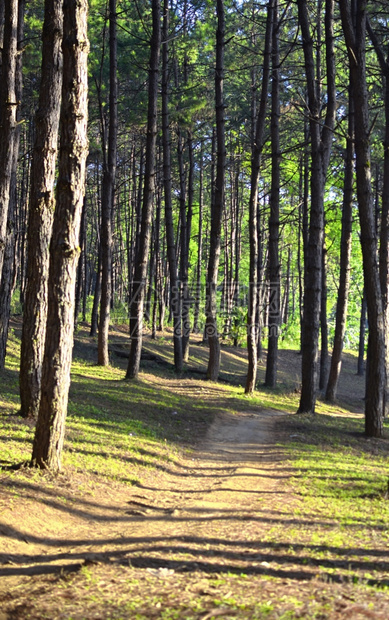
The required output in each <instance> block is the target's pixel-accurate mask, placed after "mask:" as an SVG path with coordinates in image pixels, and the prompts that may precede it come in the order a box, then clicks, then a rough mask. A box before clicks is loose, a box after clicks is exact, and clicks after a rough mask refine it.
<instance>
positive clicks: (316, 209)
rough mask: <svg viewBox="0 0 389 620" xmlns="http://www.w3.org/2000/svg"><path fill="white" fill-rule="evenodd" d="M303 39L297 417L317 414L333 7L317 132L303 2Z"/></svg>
mask: <svg viewBox="0 0 389 620" xmlns="http://www.w3.org/2000/svg"><path fill="white" fill-rule="evenodd" d="M297 5H298V12H299V22H300V26H301V33H302V38H303V50H304V59H305V73H306V83H307V91H308V111H309V119H310V120H309V127H310V140H311V210H310V223H309V238H308V247H307V254H306V269H305V283H304V310H303V330H302V347H301V352H302V363H301V366H302V372H301V374H302V386H301V397H300V405H299V410H298V411H299V413H315V404H316V394H317V375H318V357H319V346H318V340H319V326H320V307H321V287H322V249H323V238H324V187H325V177H326V171H327V168H328V163H329V157H330V152H331V141H332V129H333V126H334V119H335V105H336V100H335V62H334V35H333V13H334V1H333V0H326V3H325V37H326V68H327V112H326V117H325V121H324V125H323V129H322V130H321V123H320V110H321V101H320V98H319V96H318V89H317V82H316V75H315V63H314V58H313V39H312V35H311V32H310V26H309V16H308V9H307V4H306V2H305V0H297Z"/></svg>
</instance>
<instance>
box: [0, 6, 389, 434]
mask: <svg viewBox="0 0 389 620" xmlns="http://www.w3.org/2000/svg"><path fill="white" fill-rule="evenodd" d="M12 4H16V5H17V6H18V10H19V38H18V42H17V43H18V47H19V53H18V54H17V58H18V59H20V61H19V62H20V63H21V62H22V64H20V71H21V74H20V75H22V80H21V81H20V84H19V89H20V92H19V95H18V96H19V98H20V99H19V103H18V105H17V114H18V120H17V126H16V129H15V132H16V134H17V136H18V140H19V153H18V158H17V163H16V162H15V165H14V169H13V176H12V181H11V191H10V199H9V208H8V209H7V211H8V216H7V217H5V218H4V217H3V220H4V219H5V220H6V221H7V222H8V224H7V233H6V246H5V254H4V264H3V274H2V279H1V291H0V295H1V299H0V323H1V337H2V354H1V364H2V365H4V358H5V351H6V338H7V331H8V321H9V316H10V313H22V312H23V308H24V306H25V294H26V286H27V274H28V270H27V236H28V214H29V208H30V195H31V193H30V192H31V189H30V186H31V164H32V158H33V145H34V140H35V137H36V116H35V112H36V109H37V107H38V100H39V89H40V88H41V63H42V57H41V32H42V24H43V20H44V15H45V9H44V6H43V3H42V2H37V1H34V2H29V3H26V6H23V3H22V2H19V3H8V2H2V3H0V5H1V8H2V9H3V14H4V10H5V15H6V16H7V7H8V8H9V6H10V5H12ZM365 4H367V9H368V11H367V12H366V10H365ZM339 9H340V12H339ZM46 11H47V8H46ZM156 15H157V19H156ZM348 17H350V19H351V21H350V23H351V25H352V28H354V34H358V32H359V33H360V32H362V33H363V36H362V44H363V45H362V44H361V45H362V47H361V48H360V49H359V48H358V47H357V45H356V47H355V50H353V49H352V46H351V45H350V36H351V35H350V32H349V31H348V30H347V19H348ZM156 21H157V22H158V24H157V26H156ZM6 23H7V21H5V24H6ZM21 25H23V28H22V27H21ZM157 27H158V29H159V32H157ZM352 28H351V30H352ZM388 32H389V31H388V13H387V7H386V5H385V3H384V2H374V3H363V2H360V1H359V0H358V1H357V2H353V1H352V2H340V3H339V5H338V3H336V4H335V3H334V2H330V1H329V0H327V1H326V2H324V1H323V0H314V1H303V0H300V1H299V2H297V3H295V2H283V1H280V2H278V0H269V2H266V3H265V2H253V1H251V0H250V1H248V2H230V1H229V0H228V1H225V2H221V1H219V2H217V3H216V6H215V4H214V3H210V2H203V1H201V0H199V1H198V2H196V1H194V2H192V1H189V0H183V1H182V2H181V1H180V0H178V1H177V2H174V3H173V2H172V3H170V4H169V3H168V2H165V3H164V5H163V6H162V7H161V6H160V5H159V3H158V2H156V1H153V2H152V3H149V2H144V1H143V0H139V1H137V2H127V1H126V0H122V1H118V2H117V4H116V2H112V1H111V2H109V3H108V2H106V3H104V2H103V3H102V2H98V1H95V0H92V1H91V2H90V3H89V17H88V36H89V42H90V51H89V56H88V87H89V104H88V107H89V109H88V119H89V120H88V139H89V153H88V157H87V162H86V185H85V198H84V202H83V209H82V214H81V221H80V232H79V248H80V256H79V261H78V266H77V280H76V285H75V291H76V293H75V308H74V322H75V326H77V324H78V322H79V321H83V322H90V324H91V332H90V333H91V336H94V335H96V334H97V333H99V339H100V340H99V363H102V364H106V363H108V362H109V358H108V359H107V352H108V344H107V342H106V343H104V342H103V341H102V338H103V335H104V333H107V332H106V330H107V329H108V327H107V325H108V324H109V321H116V322H120V323H125V322H127V321H129V320H130V316H131V319H133V318H134V312H136V311H139V308H140V310H141V314H142V317H143V322H144V325H146V326H147V328H149V329H150V330H151V333H152V335H153V337H155V336H156V335H157V333H158V332H162V331H163V330H164V328H165V327H166V326H168V325H170V326H173V327H174V337H175V338H176V340H177V336H178V337H179V339H180V343H181V344H179V346H181V347H182V356H183V360H184V361H185V359H187V356H188V355H190V351H189V342H190V333H191V332H192V331H193V332H196V333H203V334H204V341H207V340H211V343H210V344H211V354H212V339H213V338H214V337H215V334H216V336H217V339H218V340H219V339H221V340H222V341H225V342H228V343H229V344H230V343H232V344H234V345H235V346H246V343H247V340H248V345H249V361H250V360H251V362H252V363H254V365H255V363H256V359H257V358H258V357H261V355H262V346H265V347H266V348H267V349H268V350H269V352H270V350H273V358H272V359H273V362H272V363H273V366H272V369H270V371H269V374H267V379H266V381H267V382H268V384H269V385H270V386H274V385H275V383H276V368H277V363H276V360H277V356H276V350H277V347H278V346H279V341H281V342H282V346H288V347H295V348H299V349H300V347H302V351H303V395H304V385H305V384H307V385H308V384H310V382H312V381H313V382H314V383H315V385H314V387H313V388H312V386H311V387H310V388H309V389H310V390H311V392H312V394H311V396H310V399H308V400H309V406H306V405H304V404H303V402H302V404H301V405H300V409H302V411H307V410H311V411H314V402H315V398H316V393H317V389H318V388H319V387H320V389H323V390H325V389H326V387H327V381H328V375H329V369H330V356H329V349H330V348H331V347H332V343H333V341H334V335H335V327H336V322H338V323H339V324H340V322H341V321H342V320H343V323H344V317H343V319H342V317H341V316H340V315H339V317H338V318H337V305H338V307H339V306H341V308H340V310H342V309H343V312H344V316H347V325H345V326H344V333H341V334H340V338H341V342H342V344H343V342H344V345H345V347H346V348H347V349H353V350H357V349H359V363H358V369H356V370H358V372H359V373H363V372H364V368H363V355H364V351H365V348H366V347H365V341H366V342H367V338H365V325H366V302H368V301H369V299H370V300H372V299H373V298H372V296H371V293H369V294H368V295H365V294H364V291H365V283H366V280H367V282H368V283H369V284H370V281H371V280H374V278H373V276H372V275H371V273H370V275H369V272H368V271H367V267H366V258H365V278H364V269H363V257H362V249H361V243H360V240H361V238H362V239H363V237H364V236H366V232H367V229H368V227H367V226H364V224H363V221H362V220H361V221H362V225H361V223H360V219H359V211H358V203H359V202H360V201H358V200H357V184H356V182H357V181H358V179H357V178H356V177H355V173H354V167H355V166H354V163H355V155H354V146H355V144H358V139H359V140H360V141H361V138H358V136H357V139H356V140H355V138H354V111H355V118H356V119H357V125H356V130H357V133H358V130H360V129H361V123H358V110H361V109H362V106H363V105H365V106H367V107H366V108H364V109H365V110H367V111H368V113H369V115H370V118H368V120H367V123H368V124H367V127H368V130H367V131H365V136H364V138H363V140H364V141H365V143H367V149H368V151H369V154H368V156H369V165H368V169H369V170H368V171H369V175H368V176H369V183H370V186H369V196H368V207H369V209H370V211H369V214H370V215H371V217H372V218H373V220H374V230H370V231H369V234H370V233H371V237H372V245H371V249H370V255H371V257H372V261H373V263H374V265H373V267H374V269H376V272H377V273H378V262H379V263H380V267H381V296H382V300H383V301H382V303H383V306H382V309H384V310H382V312H381V314H382V313H383V312H386V307H387V304H386V299H387V293H386V289H387V284H388V275H387V272H388V269H387V264H388V261H387V253H388V242H387V238H386V236H385V235H387V205H386V203H387V202H388V198H389V186H388V185H387V182H388V179H389V175H388V172H387V171H386V167H385V162H386V157H385V155H386V151H387V148H386V145H387V141H388V121H389V115H388V109H389V99H388V94H387V72H388V66H389V65H388V62H387V59H386V55H385V52H384V50H386V49H387V43H388ZM215 33H216V34H215ZM351 34H352V32H351ZM5 36H6V31H4V32H3V33H2V37H5ZM346 42H347V45H346ZM365 44H366V49H365V48H364V46H365ZM4 49H5V46H3V68H4V66H5V53H6V52H5V51H4ZM350 49H351V52H350ZM359 53H361V54H363V58H364V60H365V61H366V71H365V74H364V75H363V76H361V75H359V76H357V77H355V75H354V86H353V77H352V70H353V67H352V65H353V55H354V56H355V57H356V55H358V54H359ZM153 63H154V65H153ZM331 63H332V64H331ZM356 65H358V63H356ZM153 66H154V69H153ZM215 66H216V71H215ZM358 66H361V63H359V65H358ZM350 70H351V73H350ZM153 71H154V73H153ZM354 72H355V71H354ZM152 80H154V93H155V94H156V97H155V100H154V106H155V111H156V115H155V114H154V117H155V118H154V122H155V123H156V126H155V131H154V140H155V144H154V151H153V152H152V154H151V155H150V153H151V151H150V144H148V139H150V136H151V134H152V131H151V129H150V127H151V125H150V123H151V116H152V115H151V116H150V114H151V113H150V102H151V99H152V90H151V87H150V85H151V83H152ZM355 80H357V86H355V84H356V82H355ZM358 80H359V82H358ZM361 80H364V81H361ZM350 84H351V86H350ZM358 84H359V86H358ZM353 89H354V90H353ZM359 91H360V92H361V93H362V95H365V100H364V101H363V102H362V103H361V102H358V100H357V97H356V93H358V92H359ZM332 99H333V101H332ZM215 101H216V106H215ZM332 104H334V105H332ZM358 106H359V107H358ZM332 108H333V109H332ZM4 109H5V107H4V106H3V110H4ZM316 131H318V135H317V136H316V137H315V132H316ZM326 132H327V133H328V134H329V137H326ZM363 140H362V141H363ZM167 145H168V149H167ZM315 145H316V146H315ZM315 149H316V150H315ZM324 151H326V152H328V156H327V155H325V158H327V161H326V163H325V164H324V163H323V160H321V163H319V164H318V163H317V162H318V160H317V159H316V160H315V153H323V152H324ZM167 152H168V153H169V155H168V156H167ZM320 156H322V155H320ZM357 157H358V155H357ZM151 160H152V169H150V162H151ZM366 161H367V160H366ZM255 165H257V168H258V171H257V177H256V180H255V179H254V177H255V174H256V172H255ZM315 166H316V168H315ZM360 167H361V166H360ZM318 168H319V169H320V170H319V172H318V177H317V178H318V179H319V182H320V183H321V181H320V177H321V176H322V177H323V179H322V187H321V188H319V189H317V187H316V189H315V170H316V172H317V170H318ZM366 168H367V164H366V165H365V169H366ZM357 170H358V161H357ZM253 171H254V172H253ZM253 175H254V177H253ZM109 177H110V180H111V183H112V186H111V187H110V186H109ZM150 178H152V187H151V186H150V188H149V189H150V191H149V194H148V195H146V194H147V191H146V189H145V188H147V187H148V183H149V182H150ZM253 179H254V180H253ZM253 187H255V191H254V192H253ZM107 192H108V193H107ZM315 192H317V194H315ZM320 195H321V198H322V206H321V204H318V203H320ZM107 196H108V198H107ZM317 196H319V200H317ZM359 197H360V196H359V195H358V198H359ZM147 209H148V216H147V215H145V213H146V210H147ZM169 209H170V211H169ZM147 217H148V218H149V224H150V227H149V228H150V230H149V231H148V232H145V231H146V228H145V223H144V222H143V220H142V218H143V219H145V221H146V220H147ZM217 217H219V218H220V222H219V231H218V230H217V226H216V225H215V221H216V219H217ZM215 226H216V228H215ZM316 229H317V230H318V231H319V233H318V237H317V240H318V242H315V241H314V239H315V230H316ZM148 235H149V236H150V239H149V240H148V239H147V237H148ZM215 235H216V237H217V236H218V239H217V240H216V242H215ZM145 239H146V241H147V242H146V243H145ZM379 240H380V243H378V241H379ZM215 243H216V245H215ZM310 244H311V245H310ZM374 244H375V245H374ZM312 246H313V247H315V248H317V250H318V253H317V254H316V255H315V256H314V257H313V255H312ZM378 246H379V248H378ZM378 250H379V254H378ZM142 251H143V252H145V257H146V259H144V257H143V258H142V259H141V258H140V256H141V252H142ZM169 252H170V254H169ZM219 252H220V261H219V259H218V253H219ZM215 256H216V257H217V260H216V261H214V263H212V260H213V258H214V257H215ZM315 261H316V263H315ZM317 261H319V265H318V263H317ZM211 263H212V264H211ZM140 265H142V267H143V270H144V271H143V272H140V271H139V269H140ZM212 269H213V271H214V277H213V278H212V277H211V275H210V274H211V271H212ZM342 269H343V275H342ZM376 272H374V273H376ZM215 274H216V275H215ZM312 274H316V275H312ZM342 277H343V279H345V284H343V285H342ZM312 278H313V280H312ZM309 282H311V284H309ZM139 283H141V285H142V286H141V289H142V292H141V290H140V288H139ZM307 283H308V284H307ZM318 283H319V285H318ZM342 286H343V288H342ZM368 288H369V287H368ZM304 291H305V293H304ZM310 291H311V292H312V291H314V292H313V293H312V294H313V295H314V297H312V298H310V297H309V295H310V294H311V293H310ZM342 291H343V292H344V294H343V296H342V294H341V292H342ZM102 292H103V294H102ZM143 295H144V300H143ZM304 295H305V299H306V300H307V299H308V302H307V301H306V303H305V305H304ZM307 295H308V297H307ZM140 298H141V299H142V303H141V304H140V305H139V303H138V301H139V299H140ZM312 299H314V301H311V300H312ZM253 300H254V301H255V303H254V305H252V302H253ZM339 300H341V302H340V301H339ZM346 300H348V306H346ZM104 304H105V306H104ZM371 304H372V305H374V304H375V301H374V299H373V301H371ZM134 308H135V310H134ZM307 308H308V310H307ZM310 308H313V309H314V316H313V318H312V319H311V320H310V319H309V316H308V314H307V315H306V316H305V319H304V320H303V317H304V312H306V313H307V312H309V309H310ZM377 311H378V309H377ZM104 320H105V321H106V324H105V325H104ZM213 320H215V321H216V324H214V323H212V321H213ZM304 321H305V322H304ZM139 323H140V319H139V316H138V320H137V321H135V323H131V324H130V336H131V337H132V340H133V341H134V340H136V341H137V342H141V337H139V333H138V332H137V330H139V329H140V331H141V330H142V326H140V325H139ZM319 324H320V325H319ZM215 325H216V327H217V329H216V327H215ZM303 325H305V327H304V329H303V327H302V326H303ZM319 326H320V349H321V359H320V365H319V368H318V375H320V376H319V377H318V379H319V380H318V384H317V385H316V374H314V375H313V377H312V378H309V377H308V379H307V378H304V355H305V353H304V342H305V347H306V348H307V347H308V349H309V351H310V355H311V358H312V359H314V360H315V363H314V364H313V365H312V364H311V363H310V362H309V359H310V358H309V356H308V357H307V356H306V355H305V364H306V365H307V363H308V366H309V367H315V366H316V363H318V359H317V350H318V338H319ZM311 327H312V329H313V333H312V334H311V336H307V334H308V332H309V331H310V329H311ZM377 329H378V332H379V334H380V336H381V337H383V331H382V329H381V328H380V327H378V328H377ZM380 329H381V331H380ZM315 330H316V331H315ZM304 331H305V334H304V333H303V332H304ZM374 333H375V332H374ZM304 337H305V341H304ZM370 337H371V336H370ZM250 338H251V341H250ZM302 338H303V340H302ZM307 338H308V340H307ZM371 342H372V340H371ZM302 345H303V346H302ZM175 346H177V343H176V344H175ZM104 347H106V352H105V353H104ZM250 351H251V353H250ZM376 352H377V349H376V347H375V345H374V343H373V344H371V346H370V354H371V355H370V359H371V360H374V359H375V358H376V357H377V358H379V359H378V361H379V364H381V366H382V364H383V363H384V357H380V356H379V355H378V356H377V355H376ZM340 353H341V347H340ZM340 353H339V354H340ZM137 355H138V352H136V353H134V356H135V357H136V356H137ZM380 355H381V354H380ZM216 356H217V354H216ZM253 356H254V358H253ZM134 359H135V358H134ZM175 360H176V369H178V370H180V368H182V366H181V367H180V362H179V361H177V358H175ZM307 360H308V362H307ZM96 361H97V360H96ZM133 361H134V360H133ZM130 362H131V353H130ZM177 366H178V368H177ZM371 367H372V368H373V367H374V364H373V363H372V366H371ZM314 370H315V372H316V367H315V368H314ZM208 371H209V372H208V374H209V378H212V379H215V378H217V371H216V373H212V369H211V371H210V367H208ZM136 375H137V369H136V364H135V370H134V369H133V370H132V371H131V372H130V366H129V371H128V373H127V376H128V377H131V376H136ZM249 375H250V366H249ZM251 379H252V381H251V384H250V382H249V381H248V384H247V385H246V391H248V392H250V391H252V390H253V389H254V388H255V380H256V379H255V371H254V372H252V373H251ZM368 385H369V382H368ZM380 390H381V392H382V391H383V392H384V393H385V390H384V380H383V381H382V383H381V386H380ZM335 394H336V389H335V390H334V391H333V393H332V395H331V394H328V397H329V398H332V399H333V398H334V397H335ZM380 398H381V400H380V403H379V404H378V406H376V405H375V407H376V409H375V412H377V407H378V409H379V414H378V417H379V418H380V417H381V416H383V414H384V409H385V398H384V396H382V394H381V397H380ZM302 401H303V399H302ZM370 402H371V399H370V400H369V398H368V399H367V407H369V403H370ZM367 431H369V427H367ZM381 432H382V421H378V422H377V423H375V424H373V428H371V427H370V433H371V434H373V435H374V434H375V435H378V436H379V435H380V433H381Z"/></svg>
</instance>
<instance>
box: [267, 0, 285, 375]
mask: <svg viewBox="0 0 389 620" xmlns="http://www.w3.org/2000/svg"><path fill="white" fill-rule="evenodd" d="M273 11H274V13H273V15H274V17H273V37H272V89H271V96H272V109H271V159H272V171H271V193H270V218H269V269H268V273H269V280H270V299H269V306H270V307H269V324H268V325H269V336H268V350H267V361H266V375H265V385H266V386H267V387H275V385H276V382H277V359H278V336H279V328H280V322H281V316H280V315H281V303H280V301H281V291H280V259H279V249H278V239H279V235H280V68H279V64H280V54H279V24H278V0H275V2H274V9H273Z"/></svg>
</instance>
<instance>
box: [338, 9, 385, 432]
mask: <svg viewBox="0 0 389 620" xmlns="http://www.w3.org/2000/svg"><path fill="white" fill-rule="evenodd" d="M339 7H340V13H341V19H342V27H343V32H344V36H345V40H346V45H347V51H348V57H349V63H350V77H351V89H352V95H353V100H354V106H355V157H356V178H357V197H358V206H359V220H360V227H361V246H362V255H363V271H364V281H365V292H366V301H367V314H368V321H369V354H368V359H369V363H368V365H367V372H366V400H365V432H366V435H367V436H369V437H381V436H382V433H383V404H384V386H385V332H384V328H385V326H384V320H383V304H382V295H381V286H380V278H379V268H378V264H377V236H376V225H375V218H374V209H373V199H372V189H371V164H370V139H369V136H370V125H369V105H368V92H367V85H366V49H365V46H366V0H357V2H356V12H355V26H354V23H353V13H352V10H351V6H350V2H349V1H348V0H340V1H339Z"/></svg>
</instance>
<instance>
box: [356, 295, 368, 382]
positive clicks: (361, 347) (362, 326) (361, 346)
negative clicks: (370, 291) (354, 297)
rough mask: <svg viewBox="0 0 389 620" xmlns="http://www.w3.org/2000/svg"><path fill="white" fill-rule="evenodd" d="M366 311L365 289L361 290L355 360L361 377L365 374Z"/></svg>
mask: <svg viewBox="0 0 389 620" xmlns="http://www.w3.org/2000/svg"><path fill="white" fill-rule="evenodd" d="M366 313H367V304H366V294H365V291H363V296H362V299H361V318H360V321H359V342H358V362H357V375H358V376H359V377H363V375H364V374H365V365H364V357H365V334H366Z"/></svg>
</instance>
